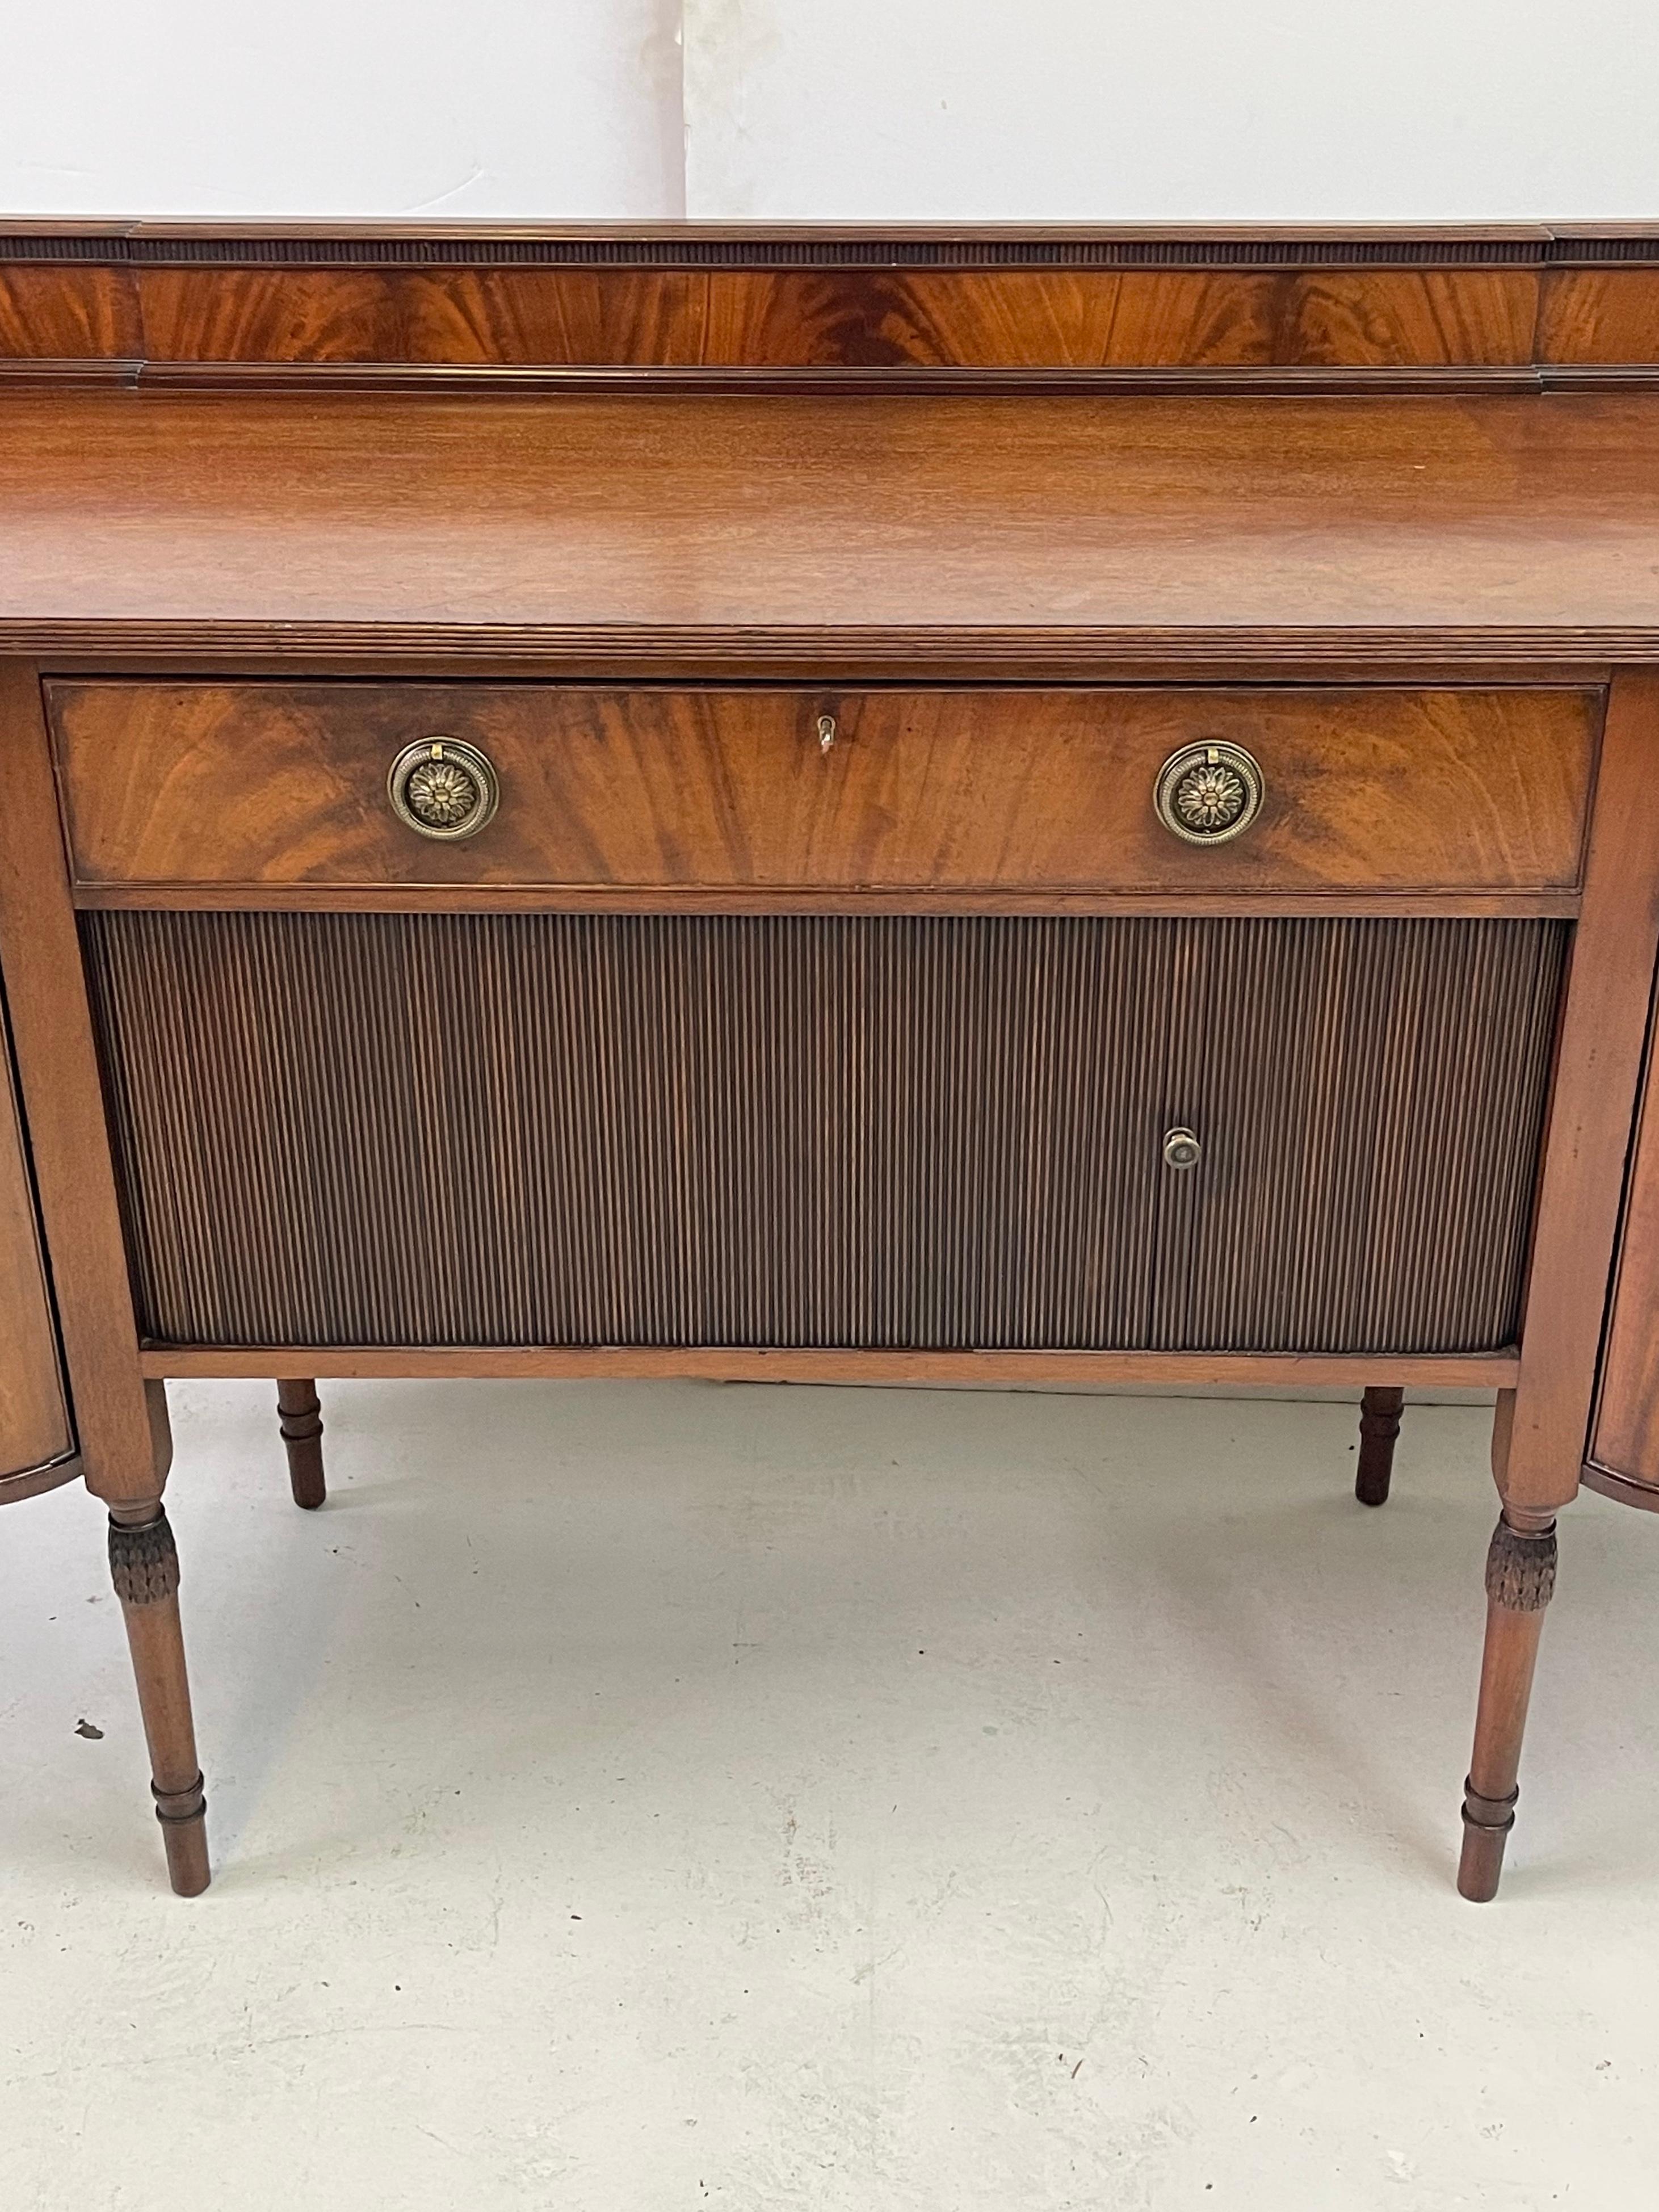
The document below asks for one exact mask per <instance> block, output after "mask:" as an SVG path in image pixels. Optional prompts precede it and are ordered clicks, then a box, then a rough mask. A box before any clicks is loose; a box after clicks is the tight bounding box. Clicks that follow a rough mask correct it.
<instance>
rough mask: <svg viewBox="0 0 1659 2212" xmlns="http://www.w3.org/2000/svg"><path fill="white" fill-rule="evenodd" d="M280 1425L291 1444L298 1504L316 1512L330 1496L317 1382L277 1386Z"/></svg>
mask: <svg viewBox="0 0 1659 2212" xmlns="http://www.w3.org/2000/svg"><path fill="white" fill-rule="evenodd" d="M276 1419H277V1426H278V1427H279V1428H280V1429H281V1430H282V1432H283V1443H285V1444H286V1445H287V1446H288V1479H289V1485H290V1486H291V1487H292V1489H293V1492H294V1503H295V1504H296V1505H303V1506H304V1507H305V1509H306V1510H307V1512H308V1513H313V1512H315V1510H317V1508H318V1507H319V1505H320V1504H322V1503H323V1501H324V1499H325V1498H326V1497H327V1496H328V1486H327V1484H326V1483H325V1481H324V1480H323V1408H322V1405H321V1402H320V1401H319V1398H318V1396H317V1385H316V1383H314V1382H312V1381H309V1380H306V1381H298V1380H295V1381H289V1382H283V1383H278V1384H277V1385H276Z"/></svg>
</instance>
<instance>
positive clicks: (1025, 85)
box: [685, 0, 1659, 222]
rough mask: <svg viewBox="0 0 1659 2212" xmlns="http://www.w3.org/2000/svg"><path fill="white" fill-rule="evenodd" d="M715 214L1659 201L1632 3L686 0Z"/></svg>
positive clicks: (1318, 210) (1550, 211)
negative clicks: (1566, 5)
mask: <svg viewBox="0 0 1659 2212" xmlns="http://www.w3.org/2000/svg"><path fill="white" fill-rule="evenodd" d="M685 20H686V120H687V135H688V145H689V155H690V160H689V172H688V183H689V188H688V201H689V204H690V206H691V208H692V209H693V210H694V211H696V212H698V213H708V214H714V213H718V214H720V215H730V216H801V217H805V216H847V217H873V218H877V219H881V220H885V219H889V218H898V217H902V216H910V217H914V218H918V219H921V218H926V217H936V218H941V219H949V218H970V217H975V216H978V217H981V218H986V219H990V218H994V217H1011V218H1028V219H1032V220H1036V219H1041V218H1044V217H1046V218H1049V219H1054V220H1060V219H1066V218H1071V219H1073V220H1076V221H1085V220H1095V221H1119V222H1160V221H1164V222H1184V221H1189V220H1191V221H1200V222H1203V221H1231V222H1273V221H1283V222H1306V221H1316V220H1320V219H1323V220H1326V221H1331V222H1343V221H1352V222H1361V221H1371V220H1376V221H1389V220H1393V219H1400V220H1402V221H1412V222H1416V221H1424V222H1427V221H1479V220H1497V219H1501V218H1504V217H1509V218H1512V219H1518V218H1527V217H1540V216H1555V217H1558V218H1560V219H1563V220H1570V219H1571V218H1573V217H1588V218H1591V219H1595V218H1599V217H1602V216H1635V217H1644V216H1659V0H1573V4H1572V5H1571V7H1564V6H1561V5H1559V4H1553V0H1024V4H1019V3H1018V0H687V4H686V8H685Z"/></svg>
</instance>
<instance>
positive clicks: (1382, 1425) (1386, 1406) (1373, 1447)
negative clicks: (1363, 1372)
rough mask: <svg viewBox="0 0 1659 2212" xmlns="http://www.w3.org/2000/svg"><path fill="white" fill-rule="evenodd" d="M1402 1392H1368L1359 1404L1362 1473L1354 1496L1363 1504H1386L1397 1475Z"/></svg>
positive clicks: (1403, 1396) (1402, 1401)
mask: <svg viewBox="0 0 1659 2212" xmlns="http://www.w3.org/2000/svg"><path fill="white" fill-rule="evenodd" d="M1405 1402H1406V1394H1405V1392H1404V1391H1403V1390H1381V1389H1377V1390H1367V1391H1366V1393H1365V1395H1364V1397H1363V1398H1362V1399H1361V1400H1360V1401H1359V1471H1358V1474H1357V1475H1356V1476H1355V1478H1354V1486H1353V1494H1354V1496H1355V1497H1356V1498H1358V1500H1359V1502H1360V1504H1362V1505H1385V1504H1387V1503H1388V1498H1389V1481H1390V1480H1391V1479H1392V1477H1393V1474H1394V1445H1395V1437H1397V1436H1398V1435H1399V1434H1400V1411H1401V1407H1402V1406H1404V1404H1405Z"/></svg>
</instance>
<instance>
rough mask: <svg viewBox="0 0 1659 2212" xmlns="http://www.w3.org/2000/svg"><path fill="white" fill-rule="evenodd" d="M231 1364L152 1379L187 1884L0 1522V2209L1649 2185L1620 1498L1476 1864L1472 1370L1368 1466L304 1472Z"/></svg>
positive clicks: (1046, 2207)
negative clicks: (190, 1379) (328, 1488)
mask: <svg viewBox="0 0 1659 2212" xmlns="http://www.w3.org/2000/svg"><path fill="white" fill-rule="evenodd" d="M325 1413H326V1416H327V1419H328V1422H329V1435H328V1439H327V1442H328V1447H329V1450H330V1454H331V1473H332V1479H333V1482H334V1485H335V1494H334V1497H333V1498H332V1500H331V1503H330V1504H329V1506H328V1508H327V1509H326V1510H325V1511H324V1512H322V1513H321V1514H319V1515H315V1516H307V1515H302V1514H301V1513H299V1512H296V1511H295V1510H294V1508H293V1507H292V1506H291V1505H290V1504H289V1502H288V1498H287V1492H286V1485H285V1481H284V1478H283V1467H282V1462H281V1451H280V1447H279V1445H278V1443H277V1441H276V1435H275V1432H274V1427H273V1425H272V1422H271V1419H270V1391H269V1390H268V1389H267V1388H266V1387H264V1386H249V1385H245V1384H219V1385H213V1386H200V1387H193V1388H190V1389H182V1388H180V1389H175V1391H174V1416H175V1425H176V1428H177V1432H178V1439H179V1452H178V1460H177V1464H176V1467H175V1471H174V1474H173V1484H172V1487H171V1489H170V1492H169V1503H170V1505H171V1507H172V1510H173V1520H174V1522H175V1525H176V1527H177V1528H178V1531H179V1544H180V1549H181V1552H182V1554H183V1559H184V1592H183V1595H184V1601H185V1625H186V1634H187V1637H188V1638H189V1642H190V1646H191V1661H192V1665H193V1670H194V1674H195V1681H196V1690H197V1717H198V1722H199V1724H200V1730H201V1735H202V1740H203V1745H204V1759H205V1762H206V1765H207V1769H208V1780H209V1809H210V1828H211V1835H212V1840H213V1844H214V1850H215V1857H216V1864H217V1867H218V1877H217V1881H216V1886H215V1887H214V1888H213V1889H212V1890H211V1892H210V1893H209V1894H208V1895H207V1896H206V1897H205V1898H204V1899H200V1900H198V1901H197V1902H196V1903H193V1904H185V1903H181V1902H179V1901H177V1900H175V1899H172V1898H171V1897H170V1896H169V1895H168V1894H167V1892H166V1890H165V1888H164V1887H163V1886H162V1881H161V1853H160V1849H159V1845H158V1841H157V1838H156V1836H155V1829H154V1826H153V1823H152V1822H151V1820H150V1819H149V1812H148V1809H147V1801H146V1790H145V1781H146V1776H145V1771H144V1765H143V1746H142V1740H141V1737H140V1734H139V1729H138V1724H137V1715H136V1711H135V1708H134V1705H133V1701H132V1695H131V1688H130V1686H129V1681H128V1677H127V1671H126V1662H125V1650H124V1646H123V1643H122V1637H121V1630H120V1622H119V1619H118V1612H117V1608H116V1606H115V1603H114V1601H113V1599H112V1597H111V1595H109V1593H108V1585H107V1582H106V1576H105V1570H104V1566H103V1564H102V1558H101V1553H102V1543H103V1538H102V1529H101V1520H100V1514H99V1511H98V1509H97V1508H96V1507H95V1506H94V1504H92V1503H91V1501H90V1500H88V1498H86V1496H85V1495H84V1493H82V1492H59V1493H58V1494H56V1495H55V1496H53V1497H51V1498H45V1499H41V1500H37V1501H33V1502H31V1503H28V1504H22V1505H18V1506H15V1507H13V1508H11V1509H9V1510H8V1511H7V1512H6V1513H5V1515H4V1516H3V1518H0V1581H3V1589H0V1710H3V1714H4V1720H5V1741H6V1762H7V1787H6V1789H5V1791H4V1794H3V1800H0V1866H3V1869H4V1875H3V1892H0V2046H3V2055H0V2081H3V2088H0V2205H3V2206H4V2208H5V2212H102V2208H111V2212H116V2208H118V2212H196V2208H198V2207H199V2208H202V2212H208V2209H209V2208H211V2212H313V2208H328V2212H333V2208H336V2207H338V2208H342V2212H345V2209H346V2208H349V2212H379V2208H381V2207H387V2208H392V2207H395V2208H398V2212H455V2208H457V2207H465V2208H466V2212H521V2208H523V2209H524V2212H528V2209H529V2208H534V2212H541V2208H555V2207H556V2208H558V2212H673V2208H679V2207H685V2208H695V2207H698V2206H716V2207H719V2206H726V2207H731V2208H735V2209H736V2212H795V2208H799V2209H800V2212H1073V2208H1075V2212H1085V2208H1086V2212H1136V2208H1143V2207H1145V2208H1153V2212H1166V2208H1176V2207H1187V2206H1193V2207H1206V2208H1207V2207H1210V2206H1214V2207H1216V2208H1217V2209H1218V2212H1220V2208H1223V2207H1233V2208H1239V2207H1249V2208H1263V2212H1266V2208H1272V2212H1301V2208H1307V2212H1368V2208H1370V2207H1377V2208H1395V2207H1400V2208H1402V2212H1441V2208H1450V2207H1454V2206H1459V2207H1461V2206H1480V2207H1488V2206H1490V2207H1500V2208H1504V2212H1510V2208H1514V2212H1532V2208H1534V2207H1538V2206H1546V2205H1553V2204H1558V2203H1559V2204H1563V2205H1579V2206H1583V2207H1587V2208H1592V2212H1602V2208H1607V2212H1613V2208H1619V2212H1626V2208H1632V2207H1641V2206H1646V2205H1650V2204H1652V2203H1655V2202H1656V2200H1659V2182H1656V2179H1655V2175H1656V2172H1659V2037H1656V2034H1655V2033H1654V2023H1655V2019H1656V2002H1655V1991H1656V1989H1659V1820H1656V1814H1659V1759H1656V1752H1659V1614H1656V1607H1655V1603H1654V1596H1655V1592H1656V1590H1659V1527H1656V1526H1655V1525H1653V1523H1652V1522H1650V1521H1648V1520H1647V1519H1646V1518H1645V1516H1640V1515H1637V1514H1633V1513H1630V1512H1628V1511H1625V1510H1620V1509H1619V1508H1617V1507H1614V1506H1612V1505H1608V1504H1604V1503H1603V1502H1602V1501H1601V1500H1599V1499H1596V1498H1589V1497H1587V1498H1584V1499H1583V1501H1582V1502H1581V1504H1579V1505H1578V1506H1577V1507H1576V1508H1575V1509H1574V1510H1573V1513H1572V1514H1571V1516H1570V1519H1569V1522H1568V1523H1567V1524H1566V1528H1565V1541H1564V1546H1563V1554H1564V1556H1563V1572H1562V1577H1561V1593H1560V1595H1559V1597H1558V1599H1557V1601H1556V1603H1555V1606H1554V1607H1553V1611H1552V1613H1551V1618H1550V1621H1549V1626H1548V1628H1547V1632H1546V1636H1545V1645H1544V1653H1545V1656H1544V1666H1543V1671H1542V1675H1541V1684H1540V1691H1539V1696H1538V1699H1537V1702H1536V1705H1535V1707H1534V1719H1533V1727H1532V1733H1531V1736H1530V1753H1531V1756H1530V1759H1529V1763H1528V1771H1527V1772H1526V1775H1525V1777H1524V1781H1525V1791H1524V1796H1523V1801H1522V1821H1521V1826H1520V1827H1519V1829H1518V1831H1517V1833H1516V1840H1515V1844H1514V1845H1513V1847H1512V1853H1511V1867H1510V1874H1509V1876H1508V1880H1507V1883H1506V1887H1505V1890H1504V1897H1503V1899H1501V1900H1500V1902H1499V1903H1498V1905H1495V1906H1491V1907H1487V1908H1485V1909H1481V1908H1477V1907H1474V1906H1470V1905H1464V1904H1462V1902H1461V1901H1460V1900H1459V1899H1457V1897H1456V1896H1455V1894H1454V1893H1453V1891H1452V1887H1451V1874H1452V1865H1453V1858H1454V1853H1455V1843H1456V1834H1457V1819H1456V1808H1457V1799H1458V1790H1459V1785H1460V1784H1461V1782H1462V1775H1463V1770H1464V1765H1465V1763H1466V1760H1467V1757H1468V1732H1469V1723H1470V1719H1471V1714H1472V1710H1473V1700H1474V1680H1475V1669H1476V1665H1477V1659H1478V1652H1479V1642H1480V1622H1481V1612H1482V1600H1481V1590H1480V1577H1481V1561H1482V1558H1483V1555H1484V1552H1485V1547H1486V1536H1487V1533H1488V1529H1489V1528H1490V1524H1491V1522H1492V1515H1493V1500H1492V1492H1491V1487H1490V1483H1489V1480H1488V1477H1487V1475H1486V1433H1487V1428H1488V1425H1489V1419H1490V1417H1489V1414H1488V1413H1486V1411H1485V1410H1484V1409H1481V1408H1476V1407H1425V1408H1422V1409H1419V1410H1418V1411H1416V1412H1414V1413H1413V1412H1410V1411H1409V1409H1408V1419H1407V1430H1406V1432H1405V1435H1404V1437H1403V1438H1402V1440H1401V1448H1400V1462H1399V1468H1398V1475H1397V1486H1396V1496H1395V1502H1394V1503H1393V1504H1390V1505H1389V1507H1388V1508H1387V1510H1384V1511H1383V1512H1380V1513H1370V1512H1366V1511H1365V1510H1363V1509H1362V1508H1360V1507H1358V1506H1357V1505H1355V1504H1354V1503H1353V1502H1352V1496H1351V1494H1350V1484H1351V1480H1352V1468H1353V1453H1352V1442H1353V1433H1354V1429H1353V1409H1352V1408H1351V1407H1346V1406H1334V1405H1309V1404H1300V1405H1297V1404H1284V1403H1272V1402H1262V1401H1256V1402H1251V1403H1235V1402H1229V1401H1220V1402H1218V1401H1192V1400H1181V1399H1172V1398H1164V1399H1130V1398H1086V1397H1060V1396H1014V1395H984V1394H955V1393H951V1394H942V1393H938V1392H915V1393H909V1392H885V1391H881V1392H878V1391H859V1390H805V1389H802V1390H789V1389H759V1388H755V1389H748V1388H733V1389H722V1388H720V1387H718V1386H709V1385H698V1384H694V1383H688V1384H655V1385H652V1384H609V1385H605V1384H545V1385H544V1384H512V1383H498V1384H489V1383H478V1384H450V1385H439V1384H421V1383H404V1384H372V1383H359V1384H337V1385H334V1386H332V1387H331V1388H328V1389H326V1391H325ZM82 1719H85V1720H86V1721H88V1723H91V1724H92V1725H94V1727H96V1728H99V1729H102V1731H103V1735H102V1736H101V1737H100V1738H99V1739H97V1740H91V1739H88V1738H84V1737H81V1736H77V1735H76V1732H75V1731H76V1723H78V1722H80V1721H81V1720H82Z"/></svg>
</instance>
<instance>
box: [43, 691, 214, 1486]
mask: <svg viewBox="0 0 1659 2212" xmlns="http://www.w3.org/2000/svg"><path fill="white" fill-rule="evenodd" d="M0 759H3V761H4V763H5V770H6V810H5V822H4V829H5V834H4V835H3V836H0V963H3V969H4V974H5V990H6V1003H7V1008H8V1011H9V1015H10V1018H11V1029H12V1036H13V1040H14V1042H15V1047H16V1055H17V1073H18V1089H19V1091H20V1094H21V1101H22V1107H23V1114H24V1118H25V1121H26V1122H27V1127H28V1132H29V1149H30V1154H31V1163H32V1165H33V1172H34V1184H35V1191H36V1195H37V1198H38V1200H39V1204H40V1220H41V1226H42V1228H43V1230H44V1231H45V1235H46V1249H47V1251H48V1253H49V1254H50V1255H51V1267H52V1286H53V1289H54V1291H55V1292H56V1295H57V1309H58V1323H59V1329H60V1333H61V1336H62V1341H63V1350H64V1365H65V1367H66V1369H67V1370H68V1377H69V1389H70V1400H71V1402H72V1403H73V1406H74V1409H75V1427H76V1435H77V1437H78V1439H79V1443H80V1448H81V1456H82V1473H83V1474H85V1476H86V1480H87V1484H88V1488H89V1489H91V1490H92V1491H93V1492H94V1494H95V1495H97V1496H99V1497H100V1498H105V1499H106V1500H107V1501H108V1502H109V1503H110V1504H121V1503H123V1502H126V1501H137V1503H138V1504H141V1505H144V1506H148V1505H149V1504H152V1503H153V1502H154V1501H155V1499H156V1498H159V1497H160V1495H161V1486H162V1485H163V1483H164V1482H165V1480H166V1479H167V1464H168V1460H169V1457H170V1454H171V1449H172V1446H171V1441H170V1438H169V1437H168V1434H167V1408H166V1401H165V1398H164V1397H163V1396H162V1395H161V1389H160V1386H159V1385H157V1384H155V1383H149V1384H147V1383H146V1382H145V1380H144V1378H143V1376H142V1375H141V1374H140V1372H139V1370H138V1337H137V1328H136V1325H135V1322H134V1319H133V1311H132V1291H131V1284H130V1282H129V1280H128V1277H127V1255H126V1246H125V1240H124V1238H123V1235H122V1229H121V1218H120V1210H119V1204H118V1199H117V1196H116V1190H115V1176H114V1170H113V1168H112V1163H111V1159H110V1150H109V1133H108V1127H107V1125H106V1121H105V1117H104V1102H103V1093H102V1088H101V1085H100V1077H99V1068H98V1058H97V1050H96V1047H95V1045H94V1041H93V1034H92V1019H91V1015H90V1012H89V1010H88V1005H87V994H86V985H85V981H84V977H83V974H82V965H81V947H80V941H79V938H78V936H77V933H76V919H75V912H74V908H72V907H71V905H70V891H69V877H68V869H67V866H66V863H65V860H64V848H63V839H62V836H61V834H60V831H59V828H58V805H57V798H56V794H55V793H54V791H53V788H52V762H51V757H50V755H49V751H48V748H47V741H46V725H45V720H44V718H43V715H42V712H41V702H40V684H39V680H38V678H37V677H36V674H35V671H33V669H32V668H28V667H25V666H21V665H19V664H17V663H15V662H10V663H7V662H0Z"/></svg>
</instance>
